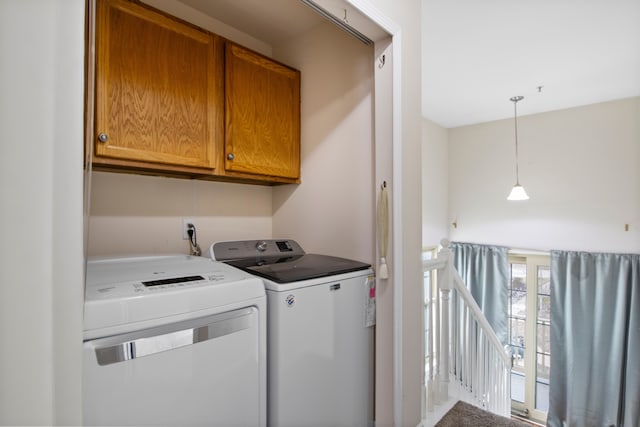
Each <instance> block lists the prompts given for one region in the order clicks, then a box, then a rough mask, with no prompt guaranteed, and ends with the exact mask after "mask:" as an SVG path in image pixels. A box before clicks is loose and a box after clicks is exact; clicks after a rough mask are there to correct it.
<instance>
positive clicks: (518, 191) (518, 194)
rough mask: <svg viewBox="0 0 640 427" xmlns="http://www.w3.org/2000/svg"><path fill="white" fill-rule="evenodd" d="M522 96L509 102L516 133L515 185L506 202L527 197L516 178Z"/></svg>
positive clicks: (518, 178)
mask: <svg viewBox="0 0 640 427" xmlns="http://www.w3.org/2000/svg"><path fill="white" fill-rule="evenodd" d="M523 99H524V96H514V97H513V98H510V99H509V100H510V101H511V102H513V117H514V119H513V123H514V128H515V133H516V185H514V186H513V188H512V189H511V193H509V197H507V200H528V199H529V196H527V192H526V191H524V187H523V186H522V185H520V177H519V176H518V108H517V104H518V101H522V100H523Z"/></svg>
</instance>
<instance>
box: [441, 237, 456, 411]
mask: <svg viewBox="0 0 640 427" xmlns="http://www.w3.org/2000/svg"><path fill="white" fill-rule="evenodd" d="M440 244H441V245H442V249H441V250H440V253H439V254H438V258H439V259H442V260H443V261H444V264H445V266H444V268H443V269H442V270H440V271H438V273H439V276H438V287H439V288H440V292H441V295H442V298H441V304H442V311H441V320H440V328H441V333H440V361H439V362H440V363H438V377H439V380H440V381H439V383H440V390H439V395H440V399H442V400H443V401H444V400H446V398H447V397H448V395H449V371H450V366H449V363H450V360H451V355H450V339H449V336H450V327H451V318H450V308H451V299H450V297H451V295H450V294H451V289H453V274H452V269H453V253H452V252H451V250H449V240H447V239H442V240H441V241H440Z"/></svg>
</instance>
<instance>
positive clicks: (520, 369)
mask: <svg viewBox="0 0 640 427" xmlns="http://www.w3.org/2000/svg"><path fill="white" fill-rule="evenodd" d="M526 276H527V265H526V264H520V263H513V264H511V280H510V284H509V285H510V289H509V340H510V342H509V344H510V347H511V361H512V363H511V366H512V369H511V399H513V400H514V401H517V402H522V403H524V390H525V376H524V367H525V365H524V349H525V345H524V340H525V338H524V337H525V330H526V324H527V322H526V315H527V282H526Z"/></svg>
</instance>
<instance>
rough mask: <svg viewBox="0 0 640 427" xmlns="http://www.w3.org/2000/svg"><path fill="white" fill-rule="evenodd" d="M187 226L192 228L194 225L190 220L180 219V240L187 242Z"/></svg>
mask: <svg viewBox="0 0 640 427" xmlns="http://www.w3.org/2000/svg"><path fill="white" fill-rule="evenodd" d="M189 224H193V225H194V226H195V225H196V223H195V222H193V219H192V218H183V219H182V240H189V233H187V230H189V227H188V225H189Z"/></svg>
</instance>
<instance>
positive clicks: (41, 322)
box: [0, 0, 84, 425]
mask: <svg viewBox="0 0 640 427" xmlns="http://www.w3.org/2000/svg"><path fill="white" fill-rule="evenodd" d="M0 40H2V42H1V43H0V57H1V58H2V60H1V65H0V93H1V94H2V95H1V96H0V197H1V198H2V205H1V208H0V209H1V210H0V212H1V217H0V218H1V221H0V236H2V239H0V424H2V425H24V424H26V425H57V424H59V425H78V424H80V423H81V371H80V369H79V368H78V367H79V366H81V364H82V359H81V354H82V353H81V350H82V306H83V282H84V280H83V252H82V250H83V248H82V245H83V240H82V229H83V221H82V211H83V208H82V206H83V204H82V151H83V150H82V146H83V144H82V141H83V130H82V129H83V123H82V117H83V50H84V48H83V42H84V1H82V0H73V1H72V0H68V1H57V2H53V1H46V2H42V1H33V0H30V1H25V0H3V1H1V2H0Z"/></svg>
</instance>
